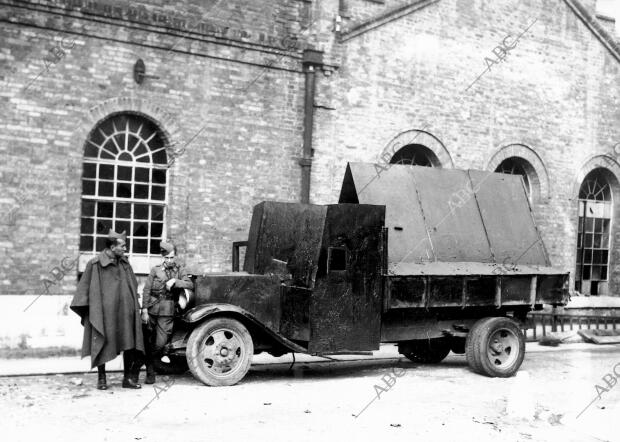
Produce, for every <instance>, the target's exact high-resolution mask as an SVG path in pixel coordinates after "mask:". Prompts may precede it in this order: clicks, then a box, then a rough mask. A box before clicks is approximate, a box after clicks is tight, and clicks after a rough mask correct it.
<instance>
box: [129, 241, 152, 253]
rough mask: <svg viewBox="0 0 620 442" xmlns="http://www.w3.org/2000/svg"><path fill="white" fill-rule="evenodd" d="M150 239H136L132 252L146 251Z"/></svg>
mask: <svg viewBox="0 0 620 442" xmlns="http://www.w3.org/2000/svg"><path fill="white" fill-rule="evenodd" d="M147 247H148V241H147V240H146V239H134V240H133V247H132V250H131V251H132V253H146V252H147Z"/></svg>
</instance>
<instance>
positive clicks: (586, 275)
mask: <svg viewBox="0 0 620 442" xmlns="http://www.w3.org/2000/svg"><path fill="white" fill-rule="evenodd" d="M583 279H590V266H583Z"/></svg>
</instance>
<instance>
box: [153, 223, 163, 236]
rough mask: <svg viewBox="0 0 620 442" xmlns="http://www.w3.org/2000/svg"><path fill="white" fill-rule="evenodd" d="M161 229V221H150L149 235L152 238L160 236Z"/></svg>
mask: <svg viewBox="0 0 620 442" xmlns="http://www.w3.org/2000/svg"><path fill="white" fill-rule="evenodd" d="M163 231H164V225H163V224H162V223H151V236H152V237H153V238H161V234H162V232H163Z"/></svg>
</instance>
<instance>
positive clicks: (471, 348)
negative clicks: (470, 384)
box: [465, 317, 525, 378]
mask: <svg viewBox="0 0 620 442" xmlns="http://www.w3.org/2000/svg"><path fill="white" fill-rule="evenodd" d="M524 356H525V337H524V336H523V332H522V331H521V327H519V324H518V323H517V322H516V321H514V320H513V319H510V318H503V317H495V318H484V319H480V320H479V321H478V322H476V323H475V324H474V326H473V327H472V329H471V330H470V331H469V334H468V335H467V341H466V344H465V357H466V358H467V363H468V364H469V366H470V367H471V369H472V370H473V371H475V372H476V373H479V374H483V375H486V376H491V377H502V378H507V377H510V376H513V375H514V374H515V373H516V372H517V370H519V367H520V366H521V363H522V362H523V357H524Z"/></svg>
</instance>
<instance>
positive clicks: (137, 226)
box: [133, 222, 149, 236]
mask: <svg viewBox="0 0 620 442" xmlns="http://www.w3.org/2000/svg"><path fill="white" fill-rule="evenodd" d="M133 236H149V224H148V223H147V222H134V223H133Z"/></svg>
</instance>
